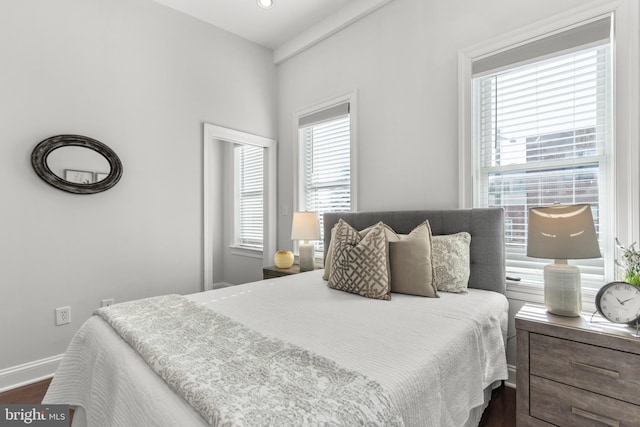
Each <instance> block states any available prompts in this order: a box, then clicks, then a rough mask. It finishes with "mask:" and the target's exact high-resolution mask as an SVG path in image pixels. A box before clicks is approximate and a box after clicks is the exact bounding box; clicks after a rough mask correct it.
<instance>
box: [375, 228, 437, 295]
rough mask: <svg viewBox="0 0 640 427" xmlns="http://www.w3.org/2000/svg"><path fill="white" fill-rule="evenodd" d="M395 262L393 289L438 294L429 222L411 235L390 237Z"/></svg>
mask: <svg viewBox="0 0 640 427" xmlns="http://www.w3.org/2000/svg"><path fill="white" fill-rule="evenodd" d="M387 239H388V241H389V264H390V265H391V292H397V293H400V294H409V295H420V296H423V297H436V296H437V295H438V292H437V289H436V284H435V282H434V273H433V267H432V264H431V227H430V226H429V222H428V221H425V222H423V223H422V224H420V225H419V226H417V227H416V228H414V229H413V231H412V232H411V233H409V234H408V235H401V236H399V235H397V234H396V233H393V237H391V238H387Z"/></svg>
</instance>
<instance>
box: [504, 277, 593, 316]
mask: <svg viewBox="0 0 640 427" xmlns="http://www.w3.org/2000/svg"><path fill="white" fill-rule="evenodd" d="M597 293H598V290H597V289H591V288H582V311H584V312H587V313H592V312H594V311H595V310H596V304H595V300H596V294H597ZM506 297H507V298H508V299H510V300H511V299H513V300H518V301H523V302H530V303H534V304H544V287H543V286H542V285H539V284H534V283H526V282H511V281H507V292H506Z"/></svg>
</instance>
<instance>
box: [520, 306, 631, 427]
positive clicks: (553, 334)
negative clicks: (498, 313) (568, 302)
mask: <svg viewBox="0 0 640 427" xmlns="http://www.w3.org/2000/svg"><path fill="white" fill-rule="evenodd" d="M590 317H591V315H590V314H587V313H583V315H582V316H581V317H563V316H556V315H553V314H549V313H547V312H546V310H545V309H544V307H542V306H539V305H532V304H526V305H525V306H524V307H522V309H521V310H520V311H519V312H518V314H517V315H516V331H517V345H518V359H517V369H518V370H517V392H516V419H517V425H518V426H551V425H558V426H620V427H622V426H637V425H639V423H640V339H639V338H637V337H635V336H634V334H635V332H636V331H635V329H632V328H630V327H627V326H624V325H615V324H613V323H609V322H607V321H605V320H604V319H602V318H600V317H598V316H596V317H594V321H593V322H590V321H589V319H590Z"/></svg>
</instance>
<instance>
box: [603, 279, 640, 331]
mask: <svg viewBox="0 0 640 427" xmlns="http://www.w3.org/2000/svg"><path fill="white" fill-rule="evenodd" d="M596 309H597V310H598V313H600V315H602V317H604V318H605V319H607V320H608V321H610V322H613V323H628V324H633V325H636V322H638V321H640V288H639V287H637V286H634V285H632V284H630V283H627V282H611V283H607V284H606V285H604V286H603V287H602V288H600V290H599V291H598V293H597V295H596Z"/></svg>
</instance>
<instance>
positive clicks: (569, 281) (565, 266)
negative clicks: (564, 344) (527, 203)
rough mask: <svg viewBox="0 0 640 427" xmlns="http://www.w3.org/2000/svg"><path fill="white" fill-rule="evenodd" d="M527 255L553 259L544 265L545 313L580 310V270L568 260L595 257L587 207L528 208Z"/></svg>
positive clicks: (597, 254) (572, 313)
mask: <svg viewBox="0 0 640 427" xmlns="http://www.w3.org/2000/svg"><path fill="white" fill-rule="evenodd" d="M527 256H529V257H533V258H546V259H553V260H555V261H554V263H553V264H547V265H546V266H545V267H544V305H545V307H546V308H547V311H548V312H549V313H553V314H558V315H561V316H571V317H576V316H579V315H580V312H581V311H582V290H581V283H580V270H579V269H578V267H576V266H575V265H570V264H569V263H567V260H568V259H585V258H599V257H600V256H601V254H600V248H599V247H598V240H597V238H596V228H595V225H594V224H593V216H592V215H591V207H590V206H589V205H553V206H547V207H537V208H530V209H529V233H528V239H527Z"/></svg>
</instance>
